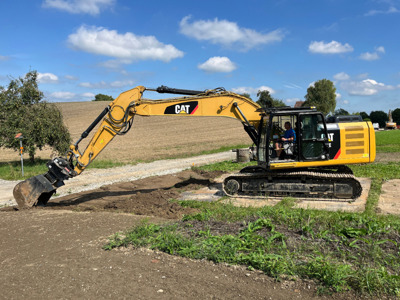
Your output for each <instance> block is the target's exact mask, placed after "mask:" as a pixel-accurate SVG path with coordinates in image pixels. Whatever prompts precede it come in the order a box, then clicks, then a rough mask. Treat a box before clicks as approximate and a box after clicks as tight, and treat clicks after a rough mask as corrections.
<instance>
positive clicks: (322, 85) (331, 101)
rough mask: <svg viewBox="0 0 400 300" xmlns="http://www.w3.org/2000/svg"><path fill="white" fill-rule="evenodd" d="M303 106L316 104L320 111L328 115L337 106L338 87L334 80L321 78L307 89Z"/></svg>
mask: <svg viewBox="0 0 400 300" xmlns="http://www.w3.org/2000/svg"><path fill="white" fill-rule="evenodd" d="M304 98H305V100H306V101H304V103H303V106H315V107H316V108H317V109H318V110H319V111H320V112H322V113H324V114H325V115H327V114H328V113H330V112H331V113H333V112H334V111H335V108H336V88H335V86H334V84H333V82H332V81H330V80H328V79H321V80H318V81H316V82H315V83H314V86H310V87H309V88H308V89H307V95H305V96H304Z"/></svg>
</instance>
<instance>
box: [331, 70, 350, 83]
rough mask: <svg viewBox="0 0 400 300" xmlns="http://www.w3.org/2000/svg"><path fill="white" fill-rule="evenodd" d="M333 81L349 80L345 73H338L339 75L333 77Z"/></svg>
mask: <svg viewBox="0 0 400 300" xmlns="http://www.w3.org/2000/svg"><path fill="white" fill-rule="evenodd" d="M333 79H335V80H339V81H340V80H349V79H350V76H349V75H348V74H347V73H345V72H340V73H337V74H335V75H333Z"/></svg>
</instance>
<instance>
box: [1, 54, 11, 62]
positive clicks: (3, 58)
mask: <svg viewBox="0 0 400 300" xmlns="http://www.w3.org/2000/svg"><path fill="white" fill-rule="evenodd" d="M9 59H10V57H9V56H2V55H0V61H5V60H9Z"/></svg>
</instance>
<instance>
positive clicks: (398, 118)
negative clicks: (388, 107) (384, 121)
mask: <svg viewBox="0 0 400 300" xmlns="http://www.w3.org/2000/svg"><path fill="white" fill-rule="evenodd" d="M392 118H393V122H396V124H397V125H400V108H396V109H395V110H394V111H392Z"/></svg>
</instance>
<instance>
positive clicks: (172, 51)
mask: <svg viewBox="0 0 400 300" xmlns="http://www.w3.org/2000/svg"><path fill="white" fill-rule="evenodd" d="M68 43H69V45H70V46H71V47H72V48H73V49H76V50H81V51H85V52H88V53H93V54H99V55H105V56H110V57H114V58H117V59H118V60H119V61H120V62H121V63H126V64H129V63H132V62H133V61H139V60H148V59H151V60H161V61H164V62H169V61H171V60H172V59H175V58H178V57H183V55H184V53H183V52H182V51H180V50H178V49H176V48H175V47H174V46H173V45H170V44H168V45H166V44H163V43H161V42H159V41H158V40H157V39H156V38H155V37H154V36H139V35H135V34H133V33H131V32H127V33H125V34H120V33H118V32H117V31H116V30H108V29H105V28H102V27H94V26H92V27H88V26H81V27H80V28H79V29H78V30H77V31H76V32H75V33H73V34H71V35H69V37H68Z"/></svg>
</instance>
